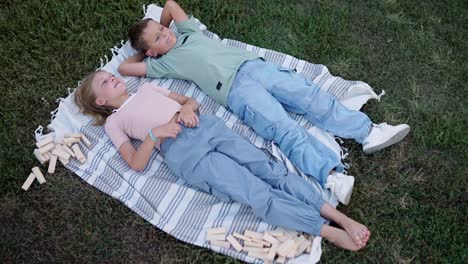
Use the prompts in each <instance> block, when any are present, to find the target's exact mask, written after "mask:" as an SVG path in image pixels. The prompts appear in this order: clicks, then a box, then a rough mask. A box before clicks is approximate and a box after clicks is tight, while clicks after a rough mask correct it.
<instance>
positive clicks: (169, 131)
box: [152, 122, 182, 138]
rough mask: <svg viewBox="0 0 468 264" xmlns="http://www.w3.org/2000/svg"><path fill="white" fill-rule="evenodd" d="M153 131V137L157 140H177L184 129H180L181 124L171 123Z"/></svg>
mask: <svg viewBox="0 0 468 264" xmlns="http://www.w3.org/2000/svg"><path fill="white" fill-rule="evenodd" d="M152 130H153V135H154V136H155V137H157V138H166V137H171V138H176V137H177V135H179V133H180V132H181V131H182V128H181V127H180V125H179V124H177V123H175V122H170V123H168V124H165V125H163V126H159V127H155V128H153V129H152Z"/></svg>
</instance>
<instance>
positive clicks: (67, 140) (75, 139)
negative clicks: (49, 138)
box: [63, 137, 80, 145]
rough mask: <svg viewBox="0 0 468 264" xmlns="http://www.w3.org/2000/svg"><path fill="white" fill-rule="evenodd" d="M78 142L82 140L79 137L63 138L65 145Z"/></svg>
mask: <svg viewBox="0 0 468 264" xmlns="http://www.w3.org/2000/svg"><path fill="white" fill-rule="evenodd" d="M78 142H80V139H79V138H74V137H71V138H64V139H63V144H65V145H71V144H73V143H78Z"/></svg>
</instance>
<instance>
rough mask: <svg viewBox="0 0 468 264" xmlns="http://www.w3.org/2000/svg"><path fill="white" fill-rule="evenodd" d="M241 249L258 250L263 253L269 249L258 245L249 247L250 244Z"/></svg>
mask: <svg viewBox="0 0 468 264" xmlns="http://www.w3.org/2000/svg"><path fill="white" fill-rule="evenodd" d="M242 250H243V251H246V252H249V251H258V252H264V253H268V252H269V251H270V249H269V248H259V247H250V246H244V247H243V248H242Z"/></svg>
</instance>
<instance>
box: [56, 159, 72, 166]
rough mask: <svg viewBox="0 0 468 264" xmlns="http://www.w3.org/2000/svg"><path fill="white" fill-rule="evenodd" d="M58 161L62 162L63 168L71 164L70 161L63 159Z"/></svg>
mask: <svg viewBox="0 0 468 264" xmlns="http://www.w3.org/2000/svg"><path fill="white" fill-rule="evenodd" d="M58 160H60V163H62V165H63V166H65V165H67V164H68V163H69V162H70V160H67V159H62V158H58Z"/></svg>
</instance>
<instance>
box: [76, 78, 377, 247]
mask: <svg viewBox="0 0 468 264" xmlns="http://www.w3.org/2000/svg"><path fill="white" fill-rule="evenodd" d="M74 98H75V103H76V104H77V105H78V107H79V108H80V109H81V111H82V112H83V113H84V114H88V115H91V116H93V117H94V119H95V120H96V124H98V125H102V124H104V123H105V127H104V128H105V131H106V133H107V135H108V136H109V137H110V139H111V140H112V142H113V144H114V145H115V147H116V148H117V149H118V151H119V153H120V154H121V156H122V158H123V159H124V160H125V161H126V162H127V163H128V165H129V166H130V167H131V168H133V169H135V170H137V171H141V170H143V169H144V168H145V167H146V166H147V164H148V162H149V159H150V157H151V154H152V152H153V150H154V148H158V149H160V151H161V153H162V154H163V155H164V162H165V163H166V164H167V166H168V168H169V169H170V170H171V171H172V172H173V173H174V174H175V175H176V176H178V177H180V178H182V179H184V180H185V181H186V182H187V183H189V184H190V185H192V186H193V187H195V188H198V189H201V190H203V191H205V192H208V193H211V194H213V195H215V196H216V197H218V198H219V199H221V200H223V201H237V202H240V203H244V204H246V205H248V206H250V207H251V208H252V211H253V213H254V214H255V215H257V216H258V217H260V218H261V219H263V220H264V221H266V222H267V223H269V224H272V225H276V226H281V227H285V228H290V229H293V230H297V231H302V232H306V233H309V234H313V235H315V236H317V235H320V236H322V237H324V238H325V239H327V240H329V241H330V242H332V243H334V244H335V245H337V246H339V247H342V248H345V249H348V250H353V251H354V250H359V249H361V248H362V247H364V246H365V245H366V243H367V242H368V239H369V237H370V232H369V230H368V229H367V228H366V227H365V226H364V225H362V224H360V223H358V222H356V221H354V220H352V219H350V218H349V217H347V216H345V215H344V214H342V213H340V212H339V211H337V210H336V209H335V208H333V207H332V206H330V205H329V204H328V203H326V202H325V201H324V200H323V199H322V197H321V194H320V193H319V192H318V191H317V189H316V188H314V187H313V186H312V185H311V184H310V183H309V182H307V181H306V180H305V179H304V178H302V177H300V176H299V175H297V174H294V173H291V172H288V170H287V169H286V167H285V166H284V165H283V164H280V163H275V162H270V161H269V159H268V158H267V156H266V155H265V153H263V152H262V151H261V150H259V149H257V148H256V147H255V146H254V145H252V144H251V143H250V142H248V141H247V140H245V139H244V138H242V137H241V136H239V135H238V134H236V133H234V132H233V131H232V130H230V129H229V128H228V127H227V126H226V125H225V124H224V122H223V121H222V120H221V119H219V118H218V117H216V116H213V115H201V116H200V117H199V116H197V114H196V112H197V110H198V107H199V105H198V103H197V102H196V101H195V100H193V99H192V98H188V97H186V96H184V95H181V94H177V93H174V92H171V91H169V90H167V89H165V88H162V87H158V86H154V85H151V84H148V83H146V84H144V85H142V86H141V87H140V88H139V89H138V91H137V92H136V93H135V94H133V95H129V94H128V93H127V92H126V85H125V82H124V81H123V80H122V79H120V78H116V77H115V76H113V75H112V74H110V73H107V72H105V71H97V72H93V73H91V74H90V75H89V76H87V77H86V78H85V79H84V80H83V82H82V83H81V85H80V87H78V88H77V90H76V91H75V96H74ZM130 138H133V139H138V140H141V141H142V143H141V144H140V145H139V147H138V149H135V148H134V147H133V145H132V144H131V142H130ZM324 158H325V157H324ZM285 212H287V213H285ZM322 217H323V218H322ZM324 218H326V219H330V220H333V221H335V222H336V223H338V224H339V225H341V226H342V227H343V229H339V228H335V227H331V226H328V225H325V224H324V221H325V219H324Z"/></svg>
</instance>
